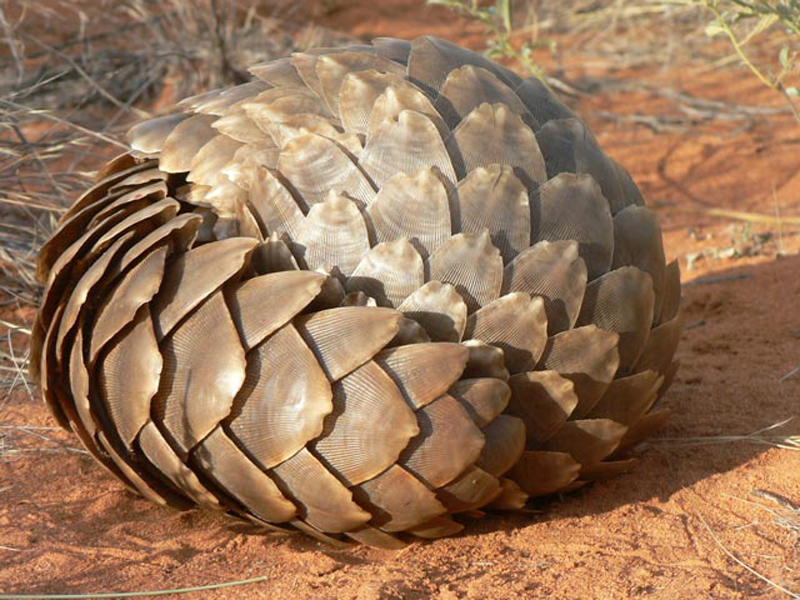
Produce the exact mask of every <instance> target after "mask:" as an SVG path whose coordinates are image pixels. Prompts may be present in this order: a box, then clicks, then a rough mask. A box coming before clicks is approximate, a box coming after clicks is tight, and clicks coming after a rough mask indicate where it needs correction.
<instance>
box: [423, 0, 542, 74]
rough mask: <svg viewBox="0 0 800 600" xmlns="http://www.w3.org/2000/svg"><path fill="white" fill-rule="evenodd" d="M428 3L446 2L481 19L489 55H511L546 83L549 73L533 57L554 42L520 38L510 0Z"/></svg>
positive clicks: (451, 0)
mask: <svg viewBox="0 0 800 600" xmlns="http://www.w3.org/2000/svg"><path fill="white" fill-rule="evenodd" d="M427 3H428V4H429V5H430V4H436V5H439V6H445V7H447V8H449V9H451V10H453V11H455V12H457V13H460V14H462V15H464V16H466V17H467V18H469V19H472V20H474V21H477V22H479V23H482V24H483V25H484V26H485V27H486V34H487V35H486V38H487V40H486V46H487V48H486V55H487V56H488V57H489V58H509V59H512V60H516V61H519V63H520V64H521V65H522V67H523V68H524V69H525V70H526V71H528V73H530V74H531V75H534V76H535V77H538V78H539V79H540V80H541V81H542V82H543V83H545V84H547V74H546V73H545V71H544V69H542V67H541V65H539V64H538V63H537V62H536V61H535V60H534V58H533V53H534V51H535V50H538V49H539V48H548V49H552V47H553V44H552V42H547V41H544V40H539V39H537V38H536V37H535V36H534V35H532V36H531V39H529V40H525V41H523V42H517V41H515V40H514V39H513V38H515V37H518V36H517V35H515V34H516V33H517V31H516V29H515V26H514V25H515V24H514V10H513V8H514V7H513V3H512V2H511V0H495V2H494V4H485V3H481V2H479V1H478V0H427Z"/></svg>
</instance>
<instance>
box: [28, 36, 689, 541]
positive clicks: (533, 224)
mask: <svg viewBox="0 0 800 600" xmlns="http://www.w3.org/2000/svg"><path fill="white" fill-rule="evenodd" d="M251 71H252V74H253V75H254V77H255V78H254V79H253V81H251V82H249V83H245V84H243V85H239V86H236V87H231V88H226V89H221V90H215V91H212V92H209V93H206V94H203V95H200V96H195V97H193V98H189V99H187V100H184V101H183V102H181V103H180V104H179V107H180V112H178V113H176V114H173V115H169V116H166V117H160V118H157V119H153V120H150V121H146V122H144V123H141V124H139V125H137V126H136V127H134V128H133V129H132V130H131V132H130V135H129V137H130V145H131V150H130V152H128V153H126V154H124V155H123V156H120V157H119V158H117V159H115V160H113V161H111V162H110V163H109V164H108V165H107V167H106V168H105V169H104V171H103V172H102V173H101V176H100V179H99V181H98V182H97V183H96V184H95V185H94V187H92V188H91V189H90V190H89V191H87V192H86V193H85V194H84V195H83V196H82V197H81V198H79V199H78V200H77V201H76V202H75V204H74V205H73V206H72V207H71V208H70V209H69V210H68V211H67V213H66V214H65V215H64V217H63V218H62V220H61V222H60V224H59V227H58V229H57V230H56V231H55V233H54V234H53V236H52V237H51V239H50V240H49V241H48V242H47V243H46V244H45V246H44V247H43V248H42V250H41V254H40V276H41V277H42V278H43V279H44V280H45V281H46V284H47V286H46V291H45V294H44V298H43V300H42V304H41V308H40V311H39V313H38V318H37V321H36V325H35V331H34V341H33V357H32V360H31V367H32V370H33V371H34V373H35V374H36V375H37V376H38V377H39V378H40V381H41V388H42V391H43V395H44V398H45V400H46V401H47V403H48V404H49V406H50V408H51V409H52V412H53V414H54V415H55V416H56V418H57V419H58V420H59V422H60V423H61V424H62V425H64V426H65V427H68V428H71V429H72V430H73V431H74V432H75V433H76V434H77V435H78V436H79V437H80V439H81V441H82V442H83V444H84V445H85V446H86V448H87V449H88V450H89V451H90V452H91V453H92V454H93V455H94V457H95V458H96V459H97V460H98V461H99V462H100V463H102V464H103V465H105V466H106V467H107V468H108V470H109V471H111V472H112V473H113V474H114V475H116V476H117V477H118V478H120V479H121V480H122V481H123V482H124V483H125V484H126V485H127V486H128V487H129V488H130V489H131V490H133V491H135V492H138V493H139V494H141V495H143V496H145V497H146V498H149V499H150V500H152V501H154V502H157V503H159V504H169V505H173V506H176V507H179V508H187V507H190V506H194V505H196V504H199V505H202V506H205V507H211V508H215V509H219V510H224V511H227V512H229V513H232V514H234V515H237V516H239V517H244V518H248V519H251V520H254V521H257V522H258V523H261V524H263V525H266V526H269V527H274V528H279V529H300V530H302V531H305V532H307V533H310V534H312V535H315V536H317V537H320V538H323V539H325V540H327V541H330V542H334V543H341V542H342V541H344V540H346V539H348V538H349V539H352V540H357V541H360V542H364V543H367V544H371V545H376V546H384V547H398V546H400V545H401V544H402V539H403V538H407V537H408V535H407V534H411V535H414V536H419V537H423V538H432V537H439V536H443V535H448V534H452V533H454V532H457V531H459V530H460V529H462V527H463V525H462V524H461V523H459V522H458V521H457V520H455V519H454V518H453V515H458V514H459V513H468V514H470V515H477V514H480V510H483V509H497V510H508V509H518V508H521V507H523V506H524V505H525V503H526V502H527V500H528V498H530V497H532V496H542V495H546V494H552V493H554V492H560V491H568V490H573V489H576V488H578V487H580V486H582V485H584V484H585V483H586V482H589V481H592V480H597V479H602V478H605V477H608V476H610V475H613V474H616V473H619V472H622V471H625V470H627V469H629V468H630V467H631V465H632V462H633V460H632V459H628V458H625V456H624V454H623V452H624V449H625V448H627V447H630V446H631V445H632V444H635V443H636V442H638V441H640V440H641V439H643V438H644V437H645V436H647V435H648V434H649V433H650V432H651V431H652V430H653V429H654V428H655V427H656V426H658V425H659V424H660V423H661V422H662V421H663V420H664V418H665V416H666V411H665V410H657V409H656V410H654V409H653V406H654V405H655V403H656V401H657V400H658V398H660V397H661V396H662V394H663V393H664V391H665V390H666V388H667V387H668V386H669V383H670V381H671V379H672V377H673V375H674V373H675V370H676V368H677V363H676V362H675V361H674V360H673V355H674V353H675V348H676V345H677V341H678V337H679V334H680V329H681V319H680V316H679V303H680V284H679V272H678V266H677V264H676V263H674V262H673V263H670V264H668V265H667V264H665V259H664V251H663V248H662V242H661V232H660V229H659V225H658V222H657V219H656V217H655V215H654V214H653V212H652V211H650V210H649V209H648V208H646V207H645V206H644V201H643V199H642V195H641V193H640V192H639V190H638V188H637V187H636V185H635V184H634V183H633V181H632V180H631V177H630V176H629V175H628V173H627V172H626V171H625V170H624V169H623V168H622V167H621V166H620V165H618V164H617V163H616V162H615V161H614V160H613V159H612V158H610V157H608V156H607V155H606V154H604V153H603V151H602V150H601V149H600V148H599V146H598V144H597V142H596V140H595V138H594V137H593V136H592V134H591V133H590V132H589V130H588V129H587V128H586V126H585V125H584V123H583V122H582V121H581V120H580V118H578V117H577V116H576V115H575V114H574V113H573V112H572V111H570V110H569V109H568V108H567V107H566V106H564V105H563V104H561V103H560V102H559V101H558V100H557V99H556V98H555V97H554V96H553V95H552V94H551V93H550V91H549V90H548V89H547V88H546V87H545V86H544V85H543V84H542V83H541V82H539V81H538V80H537V79H522V78H520V77H519V76H518V75H516V74H515V73H513V72H512V71H510V70H508V69H506V68H504V67H502V66H500V65H498V64H496V63H494V62H491V61H489V60H487V59H486V58H483V57H482V56H480V55H478V54H475V53H473V52H470V51H468V50H465V49H463V48H460V47H458V46H456V45H454V44H451V43H449V42H446V41H443V40H439V39H436V38H432V37H421V38H417V39H415V40H413V41H411V42H406V41H402V40H396V39H388V38H380V39H376V40H374V41H373V43H372V45H358V46H350V47H345V48H336V49H317V50H311V51H308V52H304V53H296V54H294V55H292V56H291V57H290V58H282V59H279V60H274V61H271V62H267V63H264V64H260V65H257V66H255V67H253V68H252V69H251ZM398 534H404V535H400V537H398Z"/></svg>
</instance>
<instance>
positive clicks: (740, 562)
mask: <svg viewBox="0 0 800 600" xmlns="http://www.w3.org/2000/svg"><path fill="white" fill-rule="evenodd" d="M697 518H698V519H700V522H701V523H702V524H703V526H704V527H705V528H706V530H707V531H708V535H710V536H711V539H712V540H714V542H715V543H716V544H717V546H719V547H720V549H721V550H722V551H723V552H724V553H725V554H727V555H728V558H730V559H731V560H732V561H733V562H735V563H736V564H738V565H739V566H741V567H744V568H745V569H747V570H748V571H749V572H750V573H752V574H753V575H755V576H756V577H758V578H759V579H760V580H761V581H764V582H766V583H768V584H769V585H771V586H772V587H774V588H775V589H776V590H779V591H781V592H783V593H784V594H786V595H788V596H789V597H790V598H797V599H799V600H800V594H797V593H795V592H793V591H792V590H790V589H787V588H785V587H783V586H782V585H781V584H779V583H775V582H774V581H772V580H771V579H769V578H768V577H765V576H764V575H762V574H761V573H759V572H758V571H756V570H755V569H754V568H753V567H751V566H750V565H748V564H747V563H746V562H744V561H743V560H741V559H740V558H739V557H738V556H736V555H735V554H734V553H733V552H731V551H730V550H728V549H727V548H726V547H725V546H724V545H723V543H722V542H721V541H720V540H719V538H718V537H717V536H716V535H715V534H714V532H713V531H712V530H711V527H710V526H709V525H708V523H707V522H706V520H705V519H704V518H703V515H701V514H700V513H697Z"/></svg>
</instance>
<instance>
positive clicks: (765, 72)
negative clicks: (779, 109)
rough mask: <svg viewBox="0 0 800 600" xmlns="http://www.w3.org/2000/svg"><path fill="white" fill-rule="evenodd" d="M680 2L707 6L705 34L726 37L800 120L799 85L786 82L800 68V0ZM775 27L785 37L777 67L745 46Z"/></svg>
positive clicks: (692, 0) (698, 0) (687, 0)
mask: <svg viewBox="0 0 800 600" xmlns="http://www.w3.org/2000/svg"><path fill="white" fill-rule="evenodd" d="M678 3H679V4H690V5H698V6H702V7H703V8H705V9H706V10H707V11H708V12H709V13H710V14H711V16H712V17H713V18H712V20H711V22H710V23H709V24H708V25H707V26H706V34H707V35H708V36H710V37H716V36H719V35H724V36H725V37H727V38H728V41H729V42H730V43H731V45H732V46H733V49H734V50H735V52H736V54H737V55H738V57H739V59H740V60H741V61H742V63H744V65H745V66H747V68H748V69H750V71H751V72H752V73H753V74H754V75H755V76H756V77H758V79H759V80H760V81H761V82H762V83H764V85H766V86H767V87H769V88H772V89H773V90H775V91H777V92H779V93H780V94H782V95H783V96H784V97H785V98H786V101H787V102H788V103H789V106H790V107H791V109H792V113H793V114H794V116H795V118H796V119H797V120H798V121H800V110H798V100H797V98H798V97H800V88H798V87H797V86H791V85H787V83H786V81H787V79H788V77H789V76H790V75H792V74H795V73H797V72H798V69H799V68H800V60H798V55H799V54H800V52H799V51H798V50H797V43H798V42H800V0H683V1H680V2H678ZM776 28H780V29H782V30H783V35H784V36H785V39H784V40H783V41H782V42H781V44H780V50H779V52H778V56H777V64H776V66H777V70H776V69H774V68H771V69H768V68H766V67H764V66H761V65H760V64H759V63H758V62H757V61H755V60H754V59H753V57H752V55H751V54H750V53H749V52H748V51H747V49H746V46H747V44H748V43H749V42H751V41H752V40H754V39H755V38H757V37H759V36H761V35H763V34H765V33H766V32H767V31H768V30H770V31H774V30H775V29H776Z"/></svg>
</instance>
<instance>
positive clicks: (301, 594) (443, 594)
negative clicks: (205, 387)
mask: <svg viewBox="0 0 800 600" xmlns="http://www.w3.org/2000/svg"><path fill="white" fill-rule="evenodd" d="M355 4H356V3H354V2H339V3H337V5H338V6H340V9H339V10H338V11H337V12H335V13H333V14H331V15H329V16H328V17H326V18H325V19H326V21H325V24H326V25H329V26H331V27H335V28H337V29H339V30H343V31H350V32H351V33H354V34H356V35H364V36H374V35H397V36H407V37H411V36H414V35H418V34H421V33H434V34H436V35H442V36H447V37H449V38H451V39H454V40H455V41H459V42H461V43H467V44H470V45H473V46H475V45H476V44H479V43H480V40H479V38H477V37H476V36H475V32H476V29H475V28H474V27H465V26H464V24H463V23H462V22H460V21H457V20H456V21H454V20H453V19H452V18H451V17H449V16H447V17H445V16H444V15H445V13H443V12H441V11H440V10H424V11H423V10H420V9H418V8H417V7H418V4H419V3H418V2H411V1H394V2H391V3H383V4H381V5H380V6H378V5H377V3H376V4H374V5H371V6H372V7H371V8H369V9H367V8H364V7H363V5H362V6H361V7H354V5H355ZM579 74H582V73H581V68H580V64H579V63H578V64H577V65H576V72H575V73H573V72H572V71H570V76H573V77H575V76H577V75H579ZM634 75H635V76H636V77H638V78H641V77H642V76H643V75H642V74H641V73H635V74H628V76H629V77H631V76H634ZM616 76H620V74H619V73H616ZM654 77H657V81H660V82H663V83H665V84H668V85H670V86H672V87H673V88H675V89H683V90H685V91H688V92H690V93H693V94H695V95H697V96H701V97H706V98H713V99H718V100H728V101H731V102H737V101H738V102H741V101H742V100H741V99H742V98H746V102H747V103H748V104H751V105H774V106H779V105H780V99H778V98H775V97H774V96H773V95H772V94H771V93H770V92H769V90H762V89H761V88H760V87H759V85H760V84H759V83H758V82H757V81H755V80H753V79H751V78H750V77H749V76H748V75H745V74H743V72H741V71H736V70H721V71H716V72H714V71H709V70H705V71H704V72H701V71H699V70H696V69H695V70H692V68H691V67H687V68H685V69H684V68H680V69H679V68H675V69H673V70H668V71H660V72H658V73H657V74H655V75H654V76H652V77H650V80H651V81H656V79H654ZM654 106H658V107H663V106H665V103H664V101H663V100H660V101H656V100H653V99H649V98H648V97H647V96H646V95H645V94H643V93H640V94H638V95H634V94H628V95H624V96H623V95H619V96H613V95H602V96H591V97H589V98H588V100H587V101H585V102H583V103H582V104H581V106H580V108H579V110H580V111H581V112H583V113H584V114H587V115H588V114H589V113H590V111H592V110H606V111H611V112H614V113H617V114H634V113H636V112H637V111H638V112H646V111H649V112H653V109H654ZM589 121H590V125H591V126H592V127H593V129H594V130H595V132H596V133H597V136H598V138H599V139H600V141H601V143H602V144H603V145H604V147H605V148H606V149H607V150H609V151H610V153H611V154H612V155H613V156H615V157H616V158H617V159H618V160H619V161H620V162H622V163H623V164H624V165H625V166H626V167H627V168H628V169H629V170H630V171H631V172H632V174H633V176H634V178H635V179H636V180H637V182H638V183H639V184H640V186H641V187H642V190H643V192H644V193H645V195H646V197H647V198H648V202H649V204H650V205H651V206H655V207H656V208H657V210H658V211H659V214H660V216H661V218H662V226H663V228H664V231H665V243H666V246H667V253H668V256H669V257H675V256H677V257H680V258H681V266H682V268H683V278H684V282H686V283H687V285H686V286H685V288H684V308H685V311H686V314H687V323H688V324H689V328H688V329H687V331H686V332H685V334H684V336H683V341H682V344H681V346H680V348H679V350H678V355H679V358H680V359H681V360H682V362H683V367H682V368H681V370H680V371H679V373H678V375H677V378H676V380H675V383H674V384H673V387H672V389H671V390H670V392H669V393H668V394H667V396H666V397H665V398H664V399H663V405H664V406H666V407H669V408H671V409H672V410H673V411H674V416H673V418H672V420H671V421H670V422H669V423H668V425H667V426H666V427H665V428H664V429H663V430H662V431H661V432H660V433H659V434H658V435H659V437H660V438H688V437H695V436H703V437H705V436H736V435H746V434H749V433H752V432H754V431H756V430H759V429H762V428H764V427H768V426H770V425H772V424H774V423H778V422H780V421H783V420H785V419H788V418H790V417H798V416H800V415H798V413H799V412H800V410H799V409H798V399H800V373H796V374H794V375H793V376H789V377H786V378H785V379H784V380H783V381H782V380H781V378H782V377H784V376H786V375H787V374H789V373H790V372H791V371H792V370H793V369H794V368H795V367H797V366H798V365H800V308H798V302H800V277H798V274H799V273H800V257H798V256H797V255H796V253H797V252H798V249H800V235H797V232H798V229H800V228H798V227H797V226H794V227H793V228H792V227H790V226H788V225H784V227H783V231H782V239H780V240H776V239H774V238H773V239H772V240H770V241H767V242H766V244H764V245H763V247H760V248H759V247H758V246H757V245H756V246H754V248H755V249H756V250H757V252H756V255H755V256H751V257H747V258H721V257H720V252H716V253H711V255H709V256H707V257H705V258H702V259H700V260H698V261H697V262H696V264H695V269H694V270H687V269H686V260H685V257H686V255H687V254H689V253H694V252H698V251H700V250H702V249H703V248H716V249H718V250H719V249H722V250H724V249H725V248H728V247H730V246H731V245H732V244H731V237H732V235H738V238H739V239H738V246H739V248H740V250H743V249H745V250H746V248H744V247H745V246H747V244H748V241H747V239H746V237H745V236H743V235H742V234H735V233H732V232H731V224H732V223H733V222H732V221H729V220H723V219H719V218H714V217H710V216H708V215H707V214H704V213H703V212H702V211H703V210H705V209H707V208H709V207H715V208H724V209H736V210H746V211H754V212H760V213H763V214H768V215H773V214H775V210H776V206H777V207H779V208H780V211H781V214H783V215H785V216H793V217H795V218H796V217H797V216H800V200H799V199H800V171H799V170H798V159H797V157H798V147H797V144H798V139H797V133H798V127H797V124H796V123H795V122H793V121H792V120H791V119H790V118H780V119H777V118H775V119H772V120H770V121H758V122H756V124H755V125H754V126H753V127H752V128H750V129H749V130H747V131H744V132H738V133H737V132H735V131H734V128H735V127H737V126H738V125H740V124H733V125H726V124H724V123H723V124H721V123H720V122H715V123H712V124H709V125H704V126H702V127H697V128H693V129H690V130H688V131H685V132H677V133H669V134H659V135H656V134H655V133H653V132H651V131H650V130H649V129H646V128H644V127H641V126H634V125H621V126H615V125H614V124H613V123H611V122H610V121H607V120H600V119H597V118H592V117H591V116H589ZM753 230H754V231H755V232H764V231H770V232H771V233H772V234H773V235H774V236H777V234H778V233H779V231H778V228H777V227H776V226H774V225H773V226H756V227H754V228H753ZM750 245H751V246H753V244H752V243H750ZM779 248H780V249H781V250H782V253H783V254H784V255H791V256H787V257H783V258H778V257H776V254H777V250H778V249H779ZM793 253H794V254H793ZM722 256H724V252H723V253H722ZM698 278H700V280H699V281H697V280H698ZM704 278H717V279H718V280H719V281H718V282H717V283H707V282H706V283H703V282H702V280H703V279H704ZM693 280H696V281H694V282H693ZM693 283H694V284H693ZM31 317H32V311H31V310H30V309H20V310H18V311H10V312H7V313H6V314H5V315H4V318H6V319H7V320H11V321H15V322H28V323H29V322H30V320H31ZM0 333H3V330H2V329H0ZM0 422H3V423H6V424H18V425H23V424H24V425H33V426H52V425H54V421H53V419H52V418H51V417H50V416H49V415H48V413H47V411H46V409H45V408H44V406H43V405H41V404H40V403H32V402H31V400H30V399H29V398H28V397H27V396H26V395H25V394H24V392H23V391H22V390H18V391H17V392H16V393H15V394H14V395H13V396H12V397H10V398H8V399H7V400H6V401H5V403H3V402H0ZM798 430H800V420H795V421H793V422H792V423H789V424H788V425H787V426H785V427H783V428H782V429H780V430H776V431H774V432H769V433H783V434H784V435H786V434H790V433H793V434H794V435H797V432H798ZM0 433H5V434H7V435H9V437H8V438H7V444H9V445H10V444H11V443H13V444H14V445H15V447H17V448H34V447H39V448H41V447H51V448H54V447H58V445H57V444H55V443H49V442H45V441H42V440H38V439H36V438H32V437H30V436H26V435H23V434H20V433H19V432H18V431H11V430H3V431H2V432H0ZM41 433H44V434H45V435H47V436H48V437H50V438H52V440H56V441H57V442H59V443H61V444H64V445H68V446H77V445H78V443H77V440H75V439H73V438H72V436H71V435H69V434H66V433H64V432H61V431H50V430H44V431H42V432H41ZM12 434H13V435H12ZM12 456H16V457H17V460H15V461H13V462H0V593H12V592H16V593H88V592H111V591H120V592H122V591H135V590H153V589H163V588H177V587H185V586H195V585H203V584H211V583H217V582H223V581H230V580H236V579H244V578H249V577H257V576H266V577H267V580H266V581H264V582H260V583H256V584H251V585H247V586H243V587H236V588H227V589H224V590H217V591H209V592H204V593H202V594H200V593H196V594H194V595H190V597H198V598H199V597H202V598H337V599H339V598H363V599H368V598H369V599H372V598H375V599H384V598H440V599H454V598H543V597H550V598H658V599H661V598H759V599H761V598H763V599H767V598H782V597H785V595H784V594H782V593H781V592H780V591H778V590H777V589H776V588H775V587H773V586H771V585H769V584H768V583H766V582H764V581H762V580H760V579H759V578H758V577H756V576H755V575H753V574H752V573H750V572H748V571H747V570H746V569H745V568H744V567H742V566H741V565H739V564H737V563H736V562H734V561H733V560H732V559H731V558H730V557H729V556H728V555H727V554H726V553H725V551H724V549H723V548H725V549H727V550H728V551H729V552H731V553H733V554H734V555H735V556H736V557H738V559H739V560H741V561H742V562H744V563H746V564H747V565H749V566H750V567H752V568H753V569H755V570H757V571H758V572H759V573H761V574H762V575H763V576H765V577H767V578H769V579H771V580H772V581H774V582H775V583H776V584H778V585H781V586H784V587H785V588H788V589H790V590H794V591H795V592H796V593H800V557H799V556H800V555H799V554H798V547H800V538H799V537H798V529H797V525H796V524H797V520H798V519H800V515H798V514H797V513H794V515H793V518H794V519H795V521H794V522H795V528H794V529H792V528H791V527H788V526H786V525H783V526H781V525H780V524H778V523H777V522H776V518H777V516H778V515H780V514H784V515H785V514H789V513H788V512H787V511H788V510H789V509H787V508H786V507H781V506H780V505H779V504H777V503H775V502H773V501H771V500H769V499H768V498H765V497H764V496H763V495H758V492H756V493H754V492H755V491H757V490H762V491H767V492H771V493H772V494H777V495H779V496H782V497H785V498H787V499H790V500H793V501H798V499H800V454H798V453H797V452H793V451H791V450H787V449H780V448H775V447H772V446H768V445H765V444H757V443H753V442H749V441H728V442H720V443H706V444H703V445H697V446H687V445H685V443H682V442H680V441H669V440H668V439H667V440H655V441H654V442H651V443H649V444H648V445H647V446H646V447H642V448H641V462H640V464H639V465H638V468H636V469H635V470H634V471H633V472H632V473H629V474H627V475H623V476H620V477H618V478H616V479H613V480H611V481H609V482H604V483H601V484H597V485H594V486H592V487H590V488H589V489H585V490H583V491H581V492H579V493H575V494H572V495H569V496H567V497H564V498H563V499H560V500H558V499H557V500H555V501H551V502H549V503H543V504H541V505H539V506H537V507H536V508H538V509H541V512H538V511H536V512H531V513H530V514H516V515H494V516H489V517H488V518H486V519H483V520H480V521H474V522H471V523H470V524H469V525H468V527H467V529H466V530H465V532H464V533H463V534H461V535H459V536H457V537H455V538H451V539H444V540H439V541H435V542H429V543H425V542H418V543H414V544H412V545H411V546H409V547H408V548H407V549H405V550H403V551H400V552H396V553H391V552H383V551H378V550H373V549H369V548H364V547H356V548H354V549H352V550H337V549H333V548H330V547H328V546H325V545H323V544H320V543H318V542H316V541H314V540H311V539H307V538H305V537H301V536H286V535H283V534H260V533H258V532H255V530H254V529H253V528H252V527H251V526H249V525H246V524H241V523H237V522H234V521H231V520H229V519H227V518H225V517H223V516H221V515H216V514H210V513H207V512H201V511H192V512H188V513H178V512H175V511H172V510H170V509H164V508H158V507H155V506H153V505H151V504H149V503H148V502H146V501H144V500H142V499H140V498H137V497H134V496H133V495H131V494H130V493H129V492H127V491H125V489H124V488H123V487H122V485H120V484H119V483H117V482H116V481H114V480H113V479H112V478H111V477H110V476H108V475H107V474H106V473H105V471H103V470H102V469H101V468H100V467H98V466H97V465H95V464H94V462H93V461H92V460H90V459H89V458H88V457H86V456H84V455H79V454H74V453H67V452H64V451H58V452H43V451H35V452H23V453H20V454H18V455H9V458H10V457H12ZM254 532H255V533H254ZM176 597H177V596H176ZM184 597H185V596H184Z"/></svg>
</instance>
